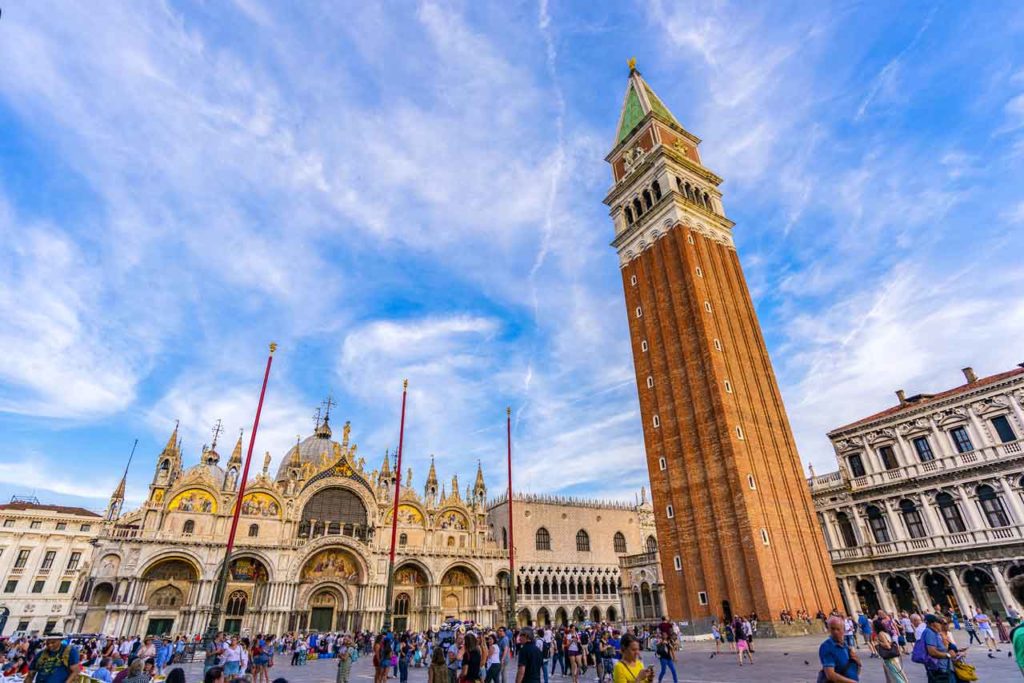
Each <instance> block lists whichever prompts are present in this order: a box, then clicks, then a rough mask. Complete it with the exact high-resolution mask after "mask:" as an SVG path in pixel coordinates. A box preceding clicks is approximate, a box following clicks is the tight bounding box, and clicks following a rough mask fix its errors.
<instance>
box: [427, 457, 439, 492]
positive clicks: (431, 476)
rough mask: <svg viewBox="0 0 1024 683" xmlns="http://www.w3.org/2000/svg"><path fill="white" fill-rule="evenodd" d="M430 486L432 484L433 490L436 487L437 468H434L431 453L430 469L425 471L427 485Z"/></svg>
mask: <svg viewBox="0 0 1024 683" xmlns="http://www.w3.org/2000/svg"><path fill="white" fill-rule="evenodd" d="M431 486H433V487H434V489H435V490H436V489H437V470H436V469H434V455H433V453H431V455H430V471H429V472H427V487H428V488H429V487H431Z"/></svg>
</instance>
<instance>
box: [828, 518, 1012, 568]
mask: <svg viewBox="0 0 1024 683" xmlns="http://www.w3.org/2000/svg"><path fill="white" fill-rule="evenodd" d="M1022 539H1024V525H1017V526H1004V527H998V528H995V529H971V530H968V531H964V532H962V533H956V534H943V535H939V536H925V537H924V538H907V539H903V540H899V541H891V542H889V543H869V544H867V545H861V546H856V547H854V548H838V549H834V550H829V555H830V556H831V558H832V562H833V564H842V563H844V562H852V561H855V560H864V559H871V558H890V557H908V556H912V555H923V554H927V553H932V552H936V551H939V550H956V549H958V548H970V547H973V546H991V545H994V544H999V543H1007V542H1013V541H1020V540H1022Z"/></svg>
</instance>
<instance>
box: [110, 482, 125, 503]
mask: <svg viewBox="0 0 1024 683" xmlns="http://www.w3.org/2000/svg"><path fill="white" fill-rule="evenodd" d="M125 479H126V477H121V481H119V482H118V483H117V488H116V489H114V495H112V496H111V498H112V499H114V500H124V488H125Z"/></svg>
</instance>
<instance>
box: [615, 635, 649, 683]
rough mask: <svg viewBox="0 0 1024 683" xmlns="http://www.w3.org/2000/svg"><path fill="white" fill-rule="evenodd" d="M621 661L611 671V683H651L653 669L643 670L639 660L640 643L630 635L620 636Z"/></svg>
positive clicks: (642, 664) (641, 661)
mask: <svg viewBox="0 0 1024 683" xmlns="http://www.w3.org/2000/svg"><path fill="white" fill-rule="evenodd" d="M621 645H622V659H620V660H619V661H618V662H617V663H616V664H615V668H614V669H612V683H651V682H652V681H653V680H654V667H653V666H649V667H647V668H646V669H645V668H644V663H643V660H641V659H640V641H638V640H637V639H636V638H634V637H633V636H632V635H630V634H628V633H627V634H625V635H624V636H622V641H621Z"/></svg>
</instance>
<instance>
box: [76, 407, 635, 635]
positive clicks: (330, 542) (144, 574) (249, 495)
mask: <svg viewBox="0 0 1024 683" xmlns="http://www.w3.org/2000/svg"><path fill="white" fill-rule="evenodd" d="M177 431H178V430H177V428H175V430H174V433H173V434H172V435H171V437H170V439H169V440H168V441H167V445H166V446H165V447H164V448H163V450H162V451H161V452H160V454H159V455H158V456H157V458H156V460H155V462H154V475H153V479H152V483H151V484H150V486H149V493H148V496H147V498H146V500H145V502H144V503H142V505H141V506H139V507H138V508H137V509H134V510H131V511H123V510H122V507H123V503H124V497H125V483H124V480H122V482H121V485H120V486H119V487H118V489H117V491H115V493H114V495H113V497H112V499H111V501H110V505H109V508H108V509H107V511H106V514H105V516H104V518H103V522H102V524H99V525H97V526H99V529H98V530H97V537H96V539H95V541H94V548H93V550H92V553H91V557H90V558H89V561H88V564H87V566H86V567H85V568H84V570H83V572H82V573H83V578H82V581H81V582H80V585H79V586H78V587H77V589H76V601H75V603H74V605H73V607H72V611H71V620H70V623H71V625H72V626H73V628H72V630H74V631H76V632H80V633H106V634H109V635H135V634H146V633H152V634H196V633H201V632H203V631H204V630H205V629H206V628H207V625H208V624H209V621H210V616H211V611H212V606H213V603H214V601H215V588H216V584H217V579H218V576H219V574H220V571H221V568H222V562H223V558H224V551H225V545H226V541H227V537H228V534H229V530H230V527H231V522H232V515H233V512H234V508H235V505H236V502H237V500H238V489H239V481H240V479H241V472H242V437H241V436H239V439H238V442H237V443H236V444H235V447H234V450H233V452H232V453H231V455H230V456H229V458H228V459H227V461H226V462H222V459H221V456H220V455H219V454H218V453H217V451H216V444H214V447H212V448H209V449H207V448H205V447H204V449H203V452H202V454H201V456H200V461H199V462H198V463H197V464H194V465H192V466H190V467H186V466H185V464H184V463H183V462H182V449H181V444H180V442H179V440H178V434H177ZM349 437H350V429H349V425H348V424H347V423H346V425H345V426H344V429H343V430H342V435H341V439H340V440H335V438H334V435H333V434H332V429H331V426H330V424H329V420H327V419H325V420H322V421H320V422H319V423H318V424H317V426H316V430H315V432H314V433H313V434H312V435H311V436H309V437H307V438H305V439H302V440H300V441H298V442H297V443H296V445H295V446H293V447H292V448H291V449H290V450H289V451H288V452H287V453H286V454H285V456H284V457H283V459H282V460H281V462H280V464H279V466H278V467H277V470H276V472H271V468H270V465H271V456H270V454H269V453H268V454H266V456H265V458H264V460H263V467H262V471H259V472H258V473H257V474H256V475H255V476H254V477H251V478H250V480H249V481H248V482H247V483H246V486H245V489H244V494H243V496H242V499H241V503H240V518H239V523H238V527H237V532H236V540H235V548H234V551H233V553H232V560H231V563H230V565H229V568H228V583H227V587H226V590H225V591H224V593H223V595H222V596H221V597H222V602H221V607H222V611H223V620H222V622H221V626H222V628H223V629H224V630H226V631H229V632H243V633H253V634H255V633H274V634H281V633H284V632H286V631H321V632H324V631H333V630H351V629H371V630H375V629H379V628H380V627H381V626H382V625H383V621H384V612H385V605H386V586H387V580H388V554H389V549H390V544H391V527H392V511H393V509H394V491H395V484H396V477H398V476H399V473H398V472H395V471H394V469H393V467H394V466H393V465H392V463H391V461H390V460H389V458H388V457H387V456H385V458H384V461H383V463H382V464H381V466H380V467H379V468H377V469H374V470H372V471H370V470H368V469H367V467H366V464H365V462H364V460H363V458H361V457H359V456H358V454H357V446H356V445H355V444H354V443H351V442H350V438H349ZM254 464H255V463H254ZM401 484H402V485H401V489H400V490H401V492H400V494H399V495H400V499H399V501H398V503H399V504H398V524H397V538H396V560H395V574H394V591H393V603H392V609H393V614H394V621H393V624H394V628H395V629H397V630H401V629H417V630H418V629H426V628H428V627H434V628H436V627H437V626H438V625H440V624H441V623H442V622H443V621H444V620H445V619H448V618H455V619H461V620H467V619H471V620H475V621H479V622H482V623H485V624H498V623H504V621H505V619H506V616H505V614H506V609H507V607H508V599H509V592H508V590H507V587H508V585H509V571H508V567H509V551H508V544H507V542H505V543H504V544H503V543H502V542H500V541H498V540H497V539H498V538H500V536H501V532H502V530H503V529H504V527H505V524H503V523H502V521H501V519H500V518H499V517H500V513H501V511H502V510H503V509H504V507H503V505H502V504H501V503H497V504H494V503H492V504H490V505H489V504H488V503H487V488H486V485H485V483H484V476H483V472H482V469H481V467H480V465H479V463H478V465H477V470H476V476H475V479H474V480H473V482H472V484H471V485H466V486H465V487H463V486H460V484H459V481H458V478H457V477H452V479H451V482H450V484H448V483H447V482H445V483H444V484H442V483H440V482H439V480H438V477H437V472H436V470H435V467H434V463H433V460H431V465H430V470H429V472H428V474H427V477H426V481H425V482H424V485H423V487H422V492H419V491H417V490H414V488H413V483H412V472H411V470H409V471H407V472H406V473H405V476H404V477H403V481H402V482H401ZM537 503H539V501H538V502H537ZM551 503H552V504H545V505H540V504H536V503H535V504H533V505H531V507H532V508H534V513H533V514H534V515H536V516H535V517H534V521H536V522H537V524H544V521H543V520H542V519H541V518H542V517H544V516H545V514H546V515H548V516H552V520H551V521H550V523H548V528H550V529H551V530H552V531H555V530H561V529H562V528H563V527H566V524H567V522H566V521H565V517H566V514H564V513H565V512H566V511H568V512H569V513H570V514H575V513H576V511H577V510H578V509H580V508H582V509H584V510H586V509H587V507H588V506H587V503H586V501H575V502H574V503H573V505H572V506H568V505H559V504H558V503H557V501H552V502H551ZM595 505H598V504H596V503H595ZM628 508H629V506H622V509H616V510H614V511H613V510H606V511H604V512H601V511H597V512H596V513H595V515H596V516H595V515H591V516H595V519H594V520H592V521H595V522H596V521H599V520H601V516H600V515H601V514H604V515H605V516H610V517H616V516H619V517H625V516H628V514H629V513H628ZM524 510H525V508H524ZM595 510H596V508H595ZM590 512H594V510H591V511H590ZM635 514H636V515H639V514H640V513H639V506H637V510H636V512H635ZM646 514H647V517H649V510H648V511H647V513H646ZM647 517H645V522H646V521H647ZM616 523H617V524H618V526H617V527H616V528H619V527H621V529H622V531H623V533H626V534H628V542H629V549H630V551H633V549H634V548H639V547H641V546H643V545H644V544H646V543H647V542H648V541H647V540H646V539H647V536H648V535H651V534H653V525H652V524H648V523H644V524H643V525H641V524H640V522H639V516H638V517H637V519H636V520H635V521H634V522H633V523H630V522H629V521H628V520H626V519H625V518H623V519H621V520H618V521H617V522H616ZM641 526H642V527H643V530H641ZM534 531H535V530H533V529H531V530H530V532H529V534H530V536H529V537H530V538H531V541H532V540H533V539H532V536H533V535H534ZM590 533H594V534H595V540H596V539H597V538H600V539H601V541H600V542H601V548H600V551H602V552H596V551H598V550H599V549H598V548H595V552H594V553H591V559H590V565H591V566H590V567H587V569H588V570H589V571H588V578H591V579H595V578H596V577H597V576H600V578H601V579H602V581H601V582H598V581H596V580H591V581H584V582H583V583H582V584H580V585H582V586H583V588H582V589H581V591H579V592H577V591H576V590H575V588H576V585H574V586H573V592H572V595H571V596H570V594H569V592H568V587H567V586H566V587H565V591H566V592H565V595H564V596H560V597H559V599H558V603H559V605H552V606H551V608H550V609H549V610H546V611H540V610H539V609H537V608H538V607H539V606H537V605H534V604H533V603H534V602H536V600H533V599H532V597H527V598H526V601H527V602H529V603H530V605H529V606H528V607H527V606H525V605H522V603H521V605H522V608H521V609H519V610H517V615H518V619H519V620H520V621H522V622H523V623H528V622H530V621H533V620H534V618H535V617H537V616H540V617H542V618H545V620H549V621H551V622H554V621H555V620H557V619H561V620H563V621H566V620H568V619H569V617H570V615H572V616H580V615H586V617H590V616H591V615H594V616H600V617H601V618H605V617H612V618H614V617H615V616H617V615H620V614H622V610H621V608H619V607H618V606H619V605H620V604H621V602H620V600H619V597H618V594H617V590H618V559H619V555H621V552H620V551H619V548H618V547H616V546H615V545H614V543H617V542H618V541H615V540H614V539H609V540H608V541H607V543H606V542H605V539H604V538H603V535H600V534H603V532H602V531H599V530H598V529H596V528H595V529H594V530H593V531H591V532H590ZM645 534H646V535H645ZM556 542H558V541H557V539H556ZM651 542H652V543H653V540H652V541H651ZM604 546H608V547H607V548H605V547H604ZM604 550H607V553H604V552H603V551H604ZM532 552H533V551H532V550H531V551H530V552H527V553H526V554H527V556H529V555H530V554H531V553H532ZM549 554H550V553H549ZM548 562H549V563H550V560H549V561H548ZM533 564H534V563H533V562H531V563H530V565H529V566H530V567H531V571H533V567H532V565H533ZM539 572H540V570H539V569H537V570H536V572H534V573H539ZM534 573H530V574H524V575H523V576H521V577H519V580H520V581H523V580H526V579H527V576H529V579H530V580H531V581H532V580H533V579H534V578H535V577H534ZM591 573H592V574H593V575H592V576H591ZM561 576H562V574H561V573H559V577H561ZM613 583H614V584H615V589H612V588H611V586H612V584H613ZM520 585H521V584H520ZM551 585H554V584H553V583H552V584H551ZM599 585H600V588H598V586H599ZM559 586H560V587H561V584H559ZM613 590H614V591H616V592H613ZM523 592H524V591H523V590H521V591H520V594H522V593H523ZM528 592H529V593H530V594H531V595H532V592H533V591H532V584H531V590H530V591H528ZM552 600H553V601H554V600H555V597H554V595H552ZM590 603H593V604H590ZM561 605H564V606H565V607H564V609H561V610H559V609H558V606H561ZM609 607H611V608H612V609H608V608H609ZM523 608H525V609H523ZM538 613H539V614H538Z"/></svg>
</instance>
